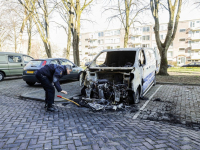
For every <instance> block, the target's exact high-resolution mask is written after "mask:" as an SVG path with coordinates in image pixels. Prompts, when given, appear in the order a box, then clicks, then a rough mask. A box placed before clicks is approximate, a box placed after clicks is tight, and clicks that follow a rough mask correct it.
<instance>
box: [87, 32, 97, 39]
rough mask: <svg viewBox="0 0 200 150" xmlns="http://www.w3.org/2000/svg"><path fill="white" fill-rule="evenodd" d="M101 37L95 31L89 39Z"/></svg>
mask: <svg viewBox="0 0 200 150" xmlns="http://www.w3.org/2000/svg"><path fill="white" fill-rule="evenodd" d="M98 38H99V37H98V34H97V33H94V34H90V35H89V39H90V40H97V39H98Z"/></svg>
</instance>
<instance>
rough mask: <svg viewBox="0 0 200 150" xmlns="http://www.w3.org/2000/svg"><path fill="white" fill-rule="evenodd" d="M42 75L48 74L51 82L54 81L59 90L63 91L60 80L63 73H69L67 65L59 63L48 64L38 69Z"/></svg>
mask: <svg viewBox="0 0 200 150" xmlns="http://www.w3.org/2000/svg"><path fill="white" fill-rule="evenodd" d="M38 72H40V73H41V74H42V75H44V76H46V77H47V78H48V79H49V80H50V81H51V82H53V83H54V86H55V87H56V89H57V91H58V92H60V91H62V89H61V87H60V83H59V80H60V78H62V77H63V75H66V74H67V70H66V66H63V65H57V64H48V65H45V66H44V67H42V68H41V69H39V70H38Z"/></svg>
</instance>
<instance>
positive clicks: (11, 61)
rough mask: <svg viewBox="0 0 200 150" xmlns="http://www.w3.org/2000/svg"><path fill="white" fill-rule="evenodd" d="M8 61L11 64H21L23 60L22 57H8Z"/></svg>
mask: <svg viewBox="0 0 200 150" xmlns="http://www.w3.org/2000/svg"><path fill="white" fill-rule="evenodd" d="M8 61H9V62H10V63H21V62H22V58H21V56H8Z"/></svg>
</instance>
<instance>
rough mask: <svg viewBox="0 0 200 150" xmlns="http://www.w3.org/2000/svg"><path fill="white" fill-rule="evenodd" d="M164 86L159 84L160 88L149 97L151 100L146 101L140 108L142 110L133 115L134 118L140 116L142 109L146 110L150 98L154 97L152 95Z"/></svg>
mask: <svg viewBox="0 0 200 150" xmlns="http://www.w3.org/2000/svg"><path fill="white" fill-rule="evenodd" d="M161 87H162V85H160V86H159V88H158V89H157V90H156V91H155V92H154V93H153V94H152V95H151V96H150V97H149V100H148V101H146V103H145V104H144V105H143V106H142V107H141V108H140V110H139V111H138V112H137V113H136V114H135V115H134V116H133V119H137V117H138V116H139V114H140V112H141V111H142V110H144V108H145V107H146V106H147V104H148V103H149V102H150V100H151V99H152V97H153V96H154V95H155V94H156V93H157V92H158V90H159V89H160V88H161Z"/></svg>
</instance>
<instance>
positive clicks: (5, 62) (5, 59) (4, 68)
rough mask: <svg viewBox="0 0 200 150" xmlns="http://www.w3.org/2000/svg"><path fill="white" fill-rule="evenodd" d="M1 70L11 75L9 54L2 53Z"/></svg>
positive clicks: (0, 57) (0, 58)
mask: <svg viewBox="0 0 200 150" xmlns="http://www.w3.org/2000/svg"><path fill="white" fill-rule="evenodd" d="M0 71H2V72H4V73H5V74H6V76H9V75H10V72H9V69H8V55H0Z"/></svg>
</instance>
